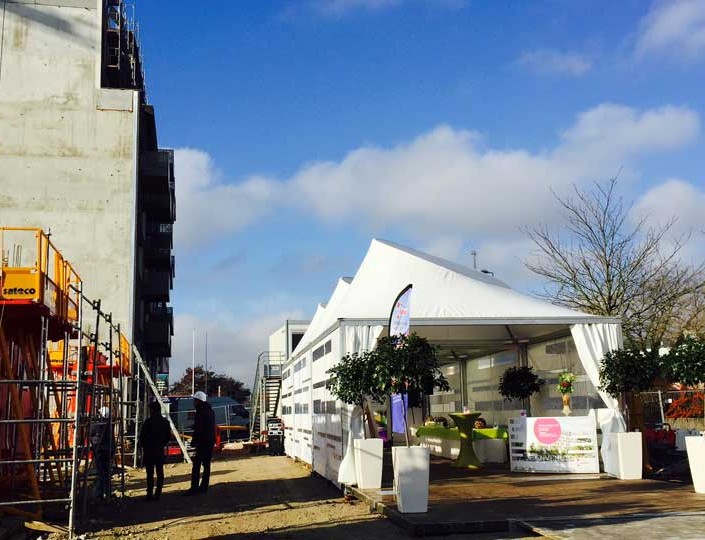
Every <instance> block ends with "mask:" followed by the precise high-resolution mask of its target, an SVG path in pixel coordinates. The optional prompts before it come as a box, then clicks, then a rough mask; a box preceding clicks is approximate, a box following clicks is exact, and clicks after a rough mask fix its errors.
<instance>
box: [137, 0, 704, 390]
mask: <svg viewBox="0 0 705 540" xmlns="http://www.w3.org/2000/svg"><path fill="white" fill-rule="evenodd" d="M209 4H210V3H209ZM212 5H213V6H216V5H217V6H222V9H215V8H214V7H211V8H208V9H195V8H194V4H193V3H192V2H185V1H178V0H177V1H173V2H170V3H169V8H168V9H165V6H164V5H162V3H161V2H138V3H137V16H138V19H139V21H140V28H141V36H142V48H143V52H144V56H145V64H146V73H147V85H148V93H149V99H150V101H151V102H152V103H153V104H154V105H155V108H156V112H157V122H158V130H159V142H160V145H161V146H163V147H171V148H175V149H176V156H177V170H176V176H177V226H176V233H175V234H176V244H177V245H176V250H177V280H176V284H175V289H174V294H173V303H174V306H175V310H176V313H177V315H176V335H175V340H174V350H173V354H174V356H173V358H172V379H173V378H174V375H175V374H180V373H181V372H182V371H183V368H184V367H185V366H186V365H189V364H190V362H191V340H192V332H193V330H194V329H196V332H197V349H198V351H199V352H198V357H197V361H201V360H202V356H203V348H204V335H205V333H206V332H207V333H208V344H209V345H208V358H209V363H211V364H212V365H214V367H215V368H216V369H217V370H218V371H225V372H228V373H230V374H232V375H234V376H236V377H238V378H241V379H242V380H244V381H245V382H246V383H247V384H251V380H252V378H253V376H254V364H255V362H256V357H257V354H258V353H259V352H260V351H263V350H265V349H266V348H267V341H266V340H267V336H268V335H269V333H270V332H272V331H273V330H274V329H276V328H277V327H278V326H279V325H280V324H282V323H283V321H284V320H285V319H286V318H287V317H289V318H309V317H311V316H312V315H313V312H314V311H315V307H316V305H317V303H318V302H324V301H326V300H327V298H328V296H329V295H330V294H331V292H332V290H333V287H334V285H335V283H336V280H337V278H338V277H339V276H341V275H352V274H354V272H355V270H356V269H357V266H358V265H359V263H360V261H361V260H362V257H363V256H364V254H365V251H366V249H367V246H368V245H369V242H370V239H371V238H373V237H380V238H387V239H390V240H393V241H396V242H399V243H402V244H405V245H408V246H410V247H413V248H416V249H421V250H424V251H428V252H431V253H433V254H435V255H439V256H443V257H446V258H449V259H452V260H455V261H458V262H461V263H464V264H471V256H470V251H471V250H473V249H475V250H477V251H478V252H479V256H478V266H480V267H482V268H488V269H490V270H492V271H494V272H495V274H496V275H497V276H498V277H500V278H502V279H504V280H505V281H507V282H508V283H510V284H511V285H512V286H514V287H515V288H517V289H520V290H523V291H527V292H528V291H531V290H534V289H536V288H538V287H540V286H541V283H540V282H537V280H536V279H535V278H534V277H533V276H531V275H530V274H528V273H527V271H526V270H525V269H524V268H523V266H522V261H523V260H524V259H525V258H526V257H527V256H528V254H529V253H530V249H531V246H530V244H529V242H528V240H527V238H526V236H525V235H524V234H523V233H522V232H521V231H520V229H521V227H523V226H531V225H536V224H538V223H541V222H543V223H548V224H549V225H551V226H555V227H560V223H561V220H560V216H559V215H558V213H557V209H556V205H555V201H554V200H553V199H552V195H551V193H550V190H551V189H553V190H554V191H556V192H558V193H566V192H567V190H569V189H570V188H571V186H572V185H577V186H580V187H585V186H589V184H590V182H593V181H595V180H604V179H607V178H609V177H611V176H613V175H615V174H616V173H617V171H619V170H620V169H621V173H620V184H619V187H620V191H621V192H622V193H623V195H624V197H625V199H626V200H628V201H631V202H633V203H634V207H633V210H632V213H633V216H634V219H636V218H637V217H638V216H640V215H644V214H646V215H648V216H649V219H650V220H651V222H652V223H658V222H662V221H663V220H666V219H668V218H669V217H671V216H674V215H675V216H677V217H678V223H677V226H676V229H677V231H678V232H681V231H688V230H691V229H693V230H694V231H695V232H694V234H693V237H692V241H691V243H690V245H689V246H688V248H687V250H686V251H685V252H684V256H685V257H702V253H703V248H705V242H704V241H703V233H702V231H703V229H705V218H703V217H702V215H703V211H702V208H703V207H705V178H704V174H705V173H704V172H703V171H705V138H704V136H703V126H702V123H703V115H704V114H705V92H703V91H702V89H703V88H705V2H702V1H700V0H673V1H669V2H663V1H657V2H647V1H644V0H638V1H637V0H622V1H620V2H613V1H587V0H586V1H579V2H576V1H569V0H547V1H543V2H540V1H537V2H523V1H506V2H487V1H486V2H480V1H471V0H468V1H465V0H310V1H308V0H296V1H288V2H284V1H279V2H277V1H271V2H261V1H246V0H242V1H239V2H232V3H225V2H213V3H212Z"/></svg>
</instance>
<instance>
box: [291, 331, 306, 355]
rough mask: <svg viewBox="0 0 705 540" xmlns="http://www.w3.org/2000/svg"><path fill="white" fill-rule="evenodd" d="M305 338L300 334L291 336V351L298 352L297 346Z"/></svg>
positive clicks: (296, 333)
mask: <svg viewBox="0 0 705 540" xmlns="http://www.w3.org/2000/svg"><path fill="white" fill-rule="evenodd" d="M303 337H304V335H303V334H300V333H298V332H294V333H293V334H291V350H292V351H295V350H296V346H297V345H298V344H299V343H300V342H301V338H303Z"/></svg>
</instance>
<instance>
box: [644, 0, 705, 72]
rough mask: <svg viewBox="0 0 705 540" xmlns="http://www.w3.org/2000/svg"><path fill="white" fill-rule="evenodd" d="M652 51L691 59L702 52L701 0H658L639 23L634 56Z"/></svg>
mask: <svg viewBox="0 0 705 540" xmlns="http://www.w3.org/2000/svg"><path fill="white" fill-rule="evenodd" d="M650 54H656V55H665V56H669V57H672V58H677V59H685V60H695V59H697V58H702V57H703V56H704V55H705V2H703V1H702V0H660V1H657V2H655V3H654V4H653V5H652V7H651V9H650V10H649V12H648V13H647V14H646V15H645V16H644V18H643V19H642V20H641V23H640V25H639V31H638V34H637V41H636V55H637V57H638V58H642V57H644V56H647V55H650Z"/></svg>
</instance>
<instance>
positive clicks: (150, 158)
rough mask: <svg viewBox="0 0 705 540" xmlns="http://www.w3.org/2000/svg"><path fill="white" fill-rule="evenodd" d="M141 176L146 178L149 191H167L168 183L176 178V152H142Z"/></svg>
mask: <svg viewBox="0 0 705 540" xmlns="http://www.w3.org/2000/svg"><path fill="white" fill-rule="evenodd" d="M140 174H141V175H142V176H144V177H145V187H149V188H151V189H149V191H159V190H163V189H165V187H167V186H166V182H168V181H169V180H171V179H173V178H174V151H173V150H151V151H145V152H140Z"/></svg>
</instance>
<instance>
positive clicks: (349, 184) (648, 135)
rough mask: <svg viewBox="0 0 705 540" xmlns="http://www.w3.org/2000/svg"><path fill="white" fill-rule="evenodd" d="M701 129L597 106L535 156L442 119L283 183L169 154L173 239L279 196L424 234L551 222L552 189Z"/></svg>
mask: <svg viewBox="0 0 705 540" xmlns="http://www.w3.org/2000/svg"><path fill="white" fill-rule="evenodd" d="M699 131H700V119H699V116H698V114H697V113H696V112H694V111H692V110H690V109H687V108H683V107H673V106H666V107H662V108H658V109H650V110H646V111H638V110H636V109H633V108H630V107H625V106H621V105H614V104H602V105H599V106H597V107H595V108H593V109H590V110H588V111H585V112H583V113H580V114H579V115H577V118H576V120H575V122H574V123H573V125H572V126H571V127H569V128H568V129H566V130H564V131H563V132H562V133H560V138H559V142H558V144H557V145H556V146H555V147H554V148H552V149H548V150H545V151H543V152H529V151H527V150H524V149H515V150H511V149H510V150H507V149H498V148H492V147H490V146H487V145H485V144H484V143H483V141H482V138H481V137H480V135H479V134H477V133H475V132H472V131H467V130H459V129H454V128H452V127H449V126H443V125H442V126H439V127H436V128H435V129H433V130H431V131H429V132H427V133H424V134H422V135H420V136H419V137H417V138H416V139H415V140H412V141H411V142H408V143H405V144H401V145H398V146H396V147H392V148H376V147H362V148H358V149H356V150H353V151H351V152H350V153H348V154H347V155H346V156H345V157H344V158H343V159H341V160H340V161H325V162H315V163H311V164H308V165H306V166H304V167H302V168H301V169H300V170H299V171H298V172H297V173H296V174H295V175H293V176H292V177H291V178H289V179H286V180H284V181H278V180H275V179H270V178H262V177H252V178H248V179H245V180H244V181H242V182H240V183H236V184H228V183H226V182H225V181H224V179H223V177H222V176H223V175H221V174H220V173H218V172H217V170H216V169H215V168H214V167H213V165H212V163H211V162H210V161H209V159H208V157H207V155H205V154H204V153H202V152H198V151H193V150H177V152H176V156H177V163H176V165H177V171H176V175H177V184H180V185H181V188H180V189H181V190H183V191H179V199H178V201H179V202H178V205H179V206H178V209H177V210H178V211H177V217H178V221H177V227H176V229H175V230H176V232H175V234H176V238H177V244H179V245H186V246H197V245H202V244H203V243H204V242H207V241H208V240H212V239H215V238H218V237H221V236H223V235H228V234H231V233H234V232H237V231H240V230H242V229H243V228H244V227H246V226H248V225H249V224H251V223H253V222H254V221H256V220H258V219H260V218H262V217H263V216H265V215H266V214H267V213H268V212H273V211H275V210H276V209H277V208H281V207H282V206H283V205H284V204H287V205H296V207H297V208H298V209H299V210H300V211H301V212H304V213H306V214H308V215H313V216H315V217H318V218H319V219H321V220H323V221H326V222H331V223H341V224H348V223H349V224H352V225H353V226H360V227H363V228H372V229H375V228H377V229H378V228H380V227H398V228H403V229H404V230H408V231H410V232H412V233H415V234H417V236H419V237H421V238H427V239H431V238H440V237H444V236H448V235H455V237H457V236H458V235H459V234H460V235H462V236H464V237H465V235H468V236H471V239H472V238H477V237H480V236H482V235H487V234H491V235H494V236H497V235H512V234H514V233H516V230H517V227H518V226H519V225H522V224H527V223H536V222H538V221H544V222H551V220H552V219H554V216H555V212H554V210H555V208H554V200H553V197H552V195H551V193H550V190H549V188H552V189H554V190H556V191H558V192H563V191H564V190H565V189H568V188H570V186H571V185H572V184H578V185H580V184H584V183H585V182H587V181H589V182H591V181H594V180H599V179H606V178H608V177H610V176H612V175H614V174H616V172H617V171H618V170H619V169H620V167H622V166H624V167H625V169H626V170H625V172H624V173H623V177H625V178H628V177H629V176H630V174H631V173H630V170H629V166H630V164H633V163H634V162H635V160H637V159H638V158H639V157H640V156H643V155H646V154H651V153H653V152H658V151H669V150H673V149H676V148H679V147H682V146H683V145H685V144H687V143H689V142H690V141H692V140H693V139H695V138H696V137H697V135H698V133H699ZM194 175H195V176H194ZM177 189H179V188H177ZM446 249H448V246H447V245H446V246H445V247H444V250H446Z"/></svg>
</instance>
